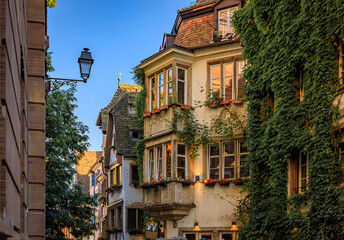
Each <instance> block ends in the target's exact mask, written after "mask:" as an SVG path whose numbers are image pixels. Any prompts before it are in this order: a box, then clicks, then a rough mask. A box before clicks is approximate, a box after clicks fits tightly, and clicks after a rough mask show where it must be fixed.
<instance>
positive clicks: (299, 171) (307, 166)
mask: <svg viewBox="0 0 344 240" xmlns="http://www.w3.org/2000/svg"><path fill="white" fill-rule="evenodd" d="M302 153H306V157H307V160H306V164H303V165H302V157H301V154H302ZM309 160H310V157H309V152H308V151H304V150H302V151H300V152H299V162H298V189H299V193H304V192H305V191H306V190H307V189H308V186H307V184H308V179H309ZM305 165H306V177H304V178H302V166H305ZM302 180H306V184H305V186H303V185H302ZM303 188H305V189H303Z"/></svg>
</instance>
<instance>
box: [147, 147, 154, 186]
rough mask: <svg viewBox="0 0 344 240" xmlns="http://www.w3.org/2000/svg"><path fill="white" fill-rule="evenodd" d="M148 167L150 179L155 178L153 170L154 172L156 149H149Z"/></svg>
mask: <svg viewBox="0 0 344 240" xmlns="http://www.w3.org/2000/svg"><path fill="white" fill-rule="evenodd" d="M148 169H149V180H150V181H151V180H153V172H154V149H150V150H149V156H148Z"/></svg>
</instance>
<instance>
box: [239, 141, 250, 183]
mask: <svg viewBox="0 0 344 240" xmlns="http://www.w3.org/2000/svg"><path fill="white" fill-rule="evenodd" d="M244 142H245V140H244V139H241V140H238V144H237V145H238V165H237V166H238V167H237V168H238V176H239V178H242V177H241V168H242V166H245V165H242V164H241V156H248V155H249V152H243V153H242V152H241V150H240V147H241V144H245V143H244ZM246 167H248V168H249V166H246ZM248 171H250V169H248ZM248 177H250V172H249V175H248V176H246V177H243V178H248Z"/></svg>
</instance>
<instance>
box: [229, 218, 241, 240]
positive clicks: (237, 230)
mask: <svg viewBox="0 0 344 240" xmlns="http://www.w3.org/2000/svg"><path fill="white" fill-rule="evenodd" d="M229 231H231V232H233V240H236V239H237V237H236V235H237V232H239V228H238V226H237V225H236V222H232V226H231V227H230V229H229Z"/></svg>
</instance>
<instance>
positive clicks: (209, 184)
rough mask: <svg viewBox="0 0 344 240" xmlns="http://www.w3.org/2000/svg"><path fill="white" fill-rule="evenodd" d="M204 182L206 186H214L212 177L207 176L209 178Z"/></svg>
mask: <svg viewBox="0 0 344 240" xmlns="http://www.w3.org/2000/svg"><path fill="white" fill-rule="evenodd" d="M204 184H205V185H206V186H207V187H214V186H215V181H214V180H213V179H212V178H209V179H207V180H205V181H204Z"/></svg>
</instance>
